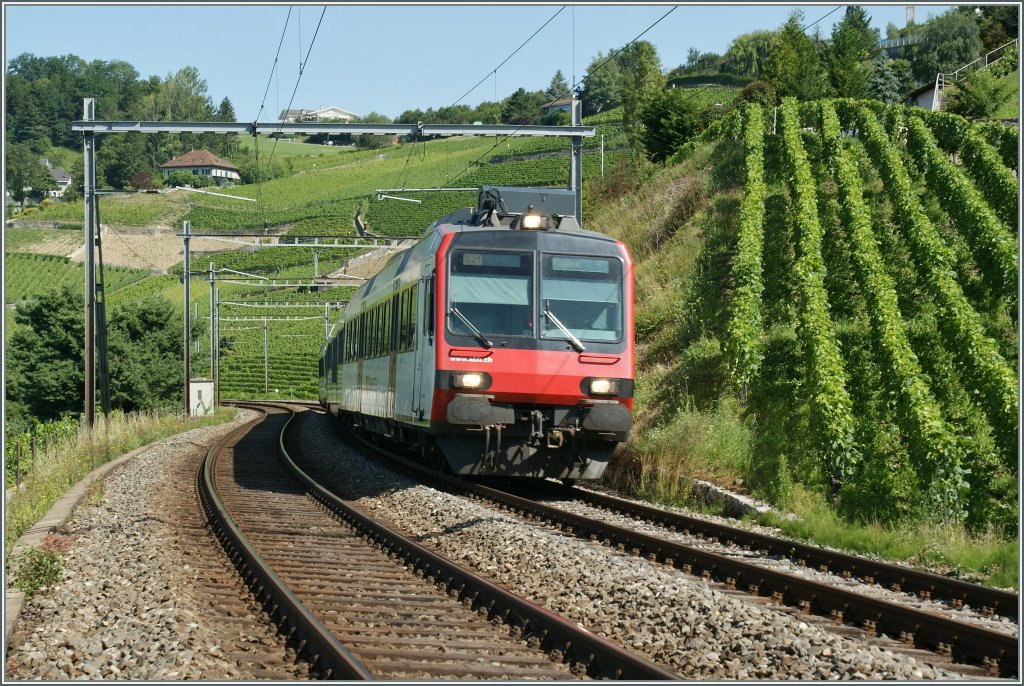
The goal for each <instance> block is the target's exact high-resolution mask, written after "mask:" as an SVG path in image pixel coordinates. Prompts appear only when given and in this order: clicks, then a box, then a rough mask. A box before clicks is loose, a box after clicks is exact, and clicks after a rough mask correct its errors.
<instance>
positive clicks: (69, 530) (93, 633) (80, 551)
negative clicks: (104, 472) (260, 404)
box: [5, 410, 305, 680]
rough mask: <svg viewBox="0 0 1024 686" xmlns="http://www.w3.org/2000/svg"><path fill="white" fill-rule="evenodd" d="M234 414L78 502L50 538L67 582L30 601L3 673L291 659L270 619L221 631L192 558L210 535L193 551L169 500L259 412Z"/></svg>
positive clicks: (189, 494) (184, 672) (174, 668)
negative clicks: (213, 450)
mask: <svg viewBox="0 0 1024 686" xmlns="http://www.w3.org/2000/svg"><path fill="white" fill-rule="evenodd" d="M238 414H239V416H238V417H237V418H236V419H235V420H234V421H233V422H231V423H229V424H225V425H221V426H218V427H212V428H202V429H194V430H191V431H188V432H185V433H183V434H179V435H177V436H174V437H172V438H170V439H167V440H166V441H163V442H161V443H159V444H157V445H155V446H153V447H151V448H149V449H147V450H145V451H143V452H142V453H140V454H139V455H138V456H137V457H135V458H134V459H132V460H129V461H128V462H127V463H125V464H124V465H122V466H120V467H118V468H116V469H115V470H114V471H113V472H112V473H111V474H110V475H109V476H108V477H107V479H106V480H105V482H104V483H103V490H102V492H101V493H102V501H100V502H97V501H99V497H97V496H95V495H94V496H93V497H90V498H89V499H88V500H87V502H85V503H83V504H82V505H81V506H79V507H78V508H77V510H76V511H75V512H74V514H73V515H72V517H71V519H70V520H69V521H68V522H67V524H65V526H64V527H62V528H61V529H60V530H59V531H58V532H57V533H56V535H55V538H58V539H64V540H65V541H66V543H67V544H68V547H69V549H68V552H67V554H66V555H64V557H63V565H64V578H63V581H62V582H61V583H59V584H58V585H56V586H54V587H51V588H49V589H43V590H41V591H40V592H39V593H37V594H36V595H35V596H34V597H33V598H32V599H31V600H27V601H26V603H25V606H24V608H23V610H22V615H21V617H20V619H19V623H18V625H17V627H16V628H15V631H14V634H13V636H12V638H11V641H10V646H9V649H8V653H7V663H6V670H5V673H6V676H7V678H11V679H47V680H49V679H60V680H66V679H81V678H86V679H133V680H134V679H146V680H176V679H254V678H260V677H266V676H269V675H267V674H261V673H260V672H259V669H258V668H257V669H253V668H252V666H253V665H254V664H258V662H259V661H258V660H255V661H254V660H251V659H247V658H246V657H245V655H244V653H247V652H248V653H251V654H253V655H257V654H259V655H264V656H265V657H266V658H267V660H268V662H272V663H276V664H282V663H284V664H287V663H288V661H289V660H290V658H289V657H287V656H286V655H285V652H286V651H285V650H284V648H283V647H282V642H281V641H280V640H279V639H278V638H277V636H276V633H275V630H274V629H273V627H272V626H270V625H269V624H268V623H260V622H253V621H242V622H235V623H234V624H232V625H231V626H233V627H235V628H234V629H233V632H234V633H233V635H227V636H226V635H225V631H224V624H223V623H220V622H219V621H218V620H217V612H216V610H215V609H213V608H212V607H211V600H210V596H209V595H208V594H205V593H204V591H203V586H204V584H208V583H209V575H208V574H206V573H204V572H203V571H202V570H201V569H200V568H201V567H202V566H203V564H204V562H205V558H203V559H199V556H200V555H215V554H216V553H219V554H220V556H221V557H224V556H223V553H222V552H220V551H219V548H215V547H214V545H216V541H215V539H214V538H213V536H212V535H209V536H208V538H209V542H210V543H211V544H212V545H210V547H208V548H207V549H205V550H200V551H196V550H194V549H192V550H191V551H190V550H189V549H188V547H187V546H188V543H187V541H185V542H182V541H183V537H182V536H181V535H180V534H181V528H182V527H185V526H195V525H194V524H193V523H191V522H189V523H186V522H184V521H178V520H179V519H180V518H179V517H176V516H175V513H174V509H173V507H170V506H169V502H170V501H171V500H172V499H173V500H174V501H179V500H180V499H182V498H192V500H195V496H194V485H193V482H194V480H195V465H197V464H198V459H197V457H198V455H199V454H201V453H203V452H205V450H204V446H208V445H210V444H212V443H213V442H214V441H215V440H216V438H218V437H220V436H222V435H224V434H225V433H227V431H229V430H230V429H232V428H235V427H236V426H238V425H239V424H241V423H244V422H245V421H247V420H249V419H251V418H252V417H253V416H254V415H255V413H253V412H251V411H248V410H240V411H239V413H238ZM188 475H191V480H187V479H188ZM182 480H186V481H185V482H184V483H182ZM195 507H196V508H198V501H195ZM197 516H198V515H197ZM199 521H200V526H199V528H202V527H201V520H199ZM189 555H192V557H189ZM223 564H224V565H226V560H224V561H223ZM238 595H239V596H244V595H245V593H244V590H243V591H242V592H240V593H239V594H238ZM238 602H239V603H245V602H246V599H245V598H244V597H240V598H239V600H238ZM250 603H251V601H250ZM258 613H259V610H258V608H256V609H255V610H254V614H257V615H258ZM250 619H251V617H250ZM239 652H242V653H243V655H241V656H240V655H239ZM240 658H241V659H240ZM291 662H294V660H293V659H292V660H291ZM273 675H274V676H277V677H278V678H304V676H305V672H304V671H302V670H300V669H299V668H291V669H285V670H283V671H282V670H281V669H280V668H278V669H276V670H274V671H273Z"/></svg>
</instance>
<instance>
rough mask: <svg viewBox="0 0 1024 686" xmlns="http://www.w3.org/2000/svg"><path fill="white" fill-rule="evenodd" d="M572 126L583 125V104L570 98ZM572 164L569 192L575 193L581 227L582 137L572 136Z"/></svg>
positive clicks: (577, 219) (574, 97) (578, 220)
mask: <svg viewBox="0 0 1024 686" xmlns="http://www.w3.org/2000/svg"><path fill="white" fill-rule="evenodd" d="M572 125H573V126H582V125H583V102H582V101H580V100H577V99H576V96H575V95H573V98H572ZM570 140H571V141H572V162H571V163H570V166H569V190H572V191H575V193H576V221H577V222H579V224H580V226H583V136H572V137H570Z"/></svg>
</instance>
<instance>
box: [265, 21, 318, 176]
mask: <svg viewBox="0 0 1024 686" xmlns="http://www.w3.org/2000/svg"><path fill="white" fill-rule="evenodd" d="M326 13H327V7H326V6H325V7H324V9H323V11H322V12H321V13H320V21H318V22H317V24H316V30H315V31H314V32H313V39H312V40H311V41H310V42H309V50H307V51H306V59H305V60H304V61H303V62H302V63H301V66H300V67H299V76H298V78H296V79H295V87H294V88H293V89H292V95H291V97H290V98H289V99H288V106H287V108H285V109H289V110H290V109H291V108H292V102H293V101H294V100H295V94H296V93H297V92H298V91H299V84H300V83H301V82H302V75H303V74H304V73H305V71H306V67H307V66H309V55H310V53H312V52H313V46H314V45H315V44H316V37H317V35H319V33H320V25H321V24H323V21H324V15H325V14H326ZM281 123H282V124H283V123H284V122H281ZM282 130H283V127H279V128H278V130H277V135H276V136H274V147H272V148H271V149H270V159H268V160H267V171H269V170H270V163H271V162H273V161H274V154H275V153H276V152H277V141H278V140H279V139H280V134H281V131H282Z"/></svg>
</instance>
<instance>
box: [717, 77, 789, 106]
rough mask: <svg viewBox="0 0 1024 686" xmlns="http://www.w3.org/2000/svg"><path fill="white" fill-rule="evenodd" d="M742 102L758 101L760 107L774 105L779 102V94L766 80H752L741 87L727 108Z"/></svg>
mask: <svg viewBox="0 0 1024 686" xmlns="http://www.w3.org/2000/svg"><path fill="white" fill-rule="evenodd" d="M744 102H752V103H758V104H759V105H761V107H762V108H765V109H767V108H771V107H775V105H777V104H778V103H779V94H778V92H777V91H776V90H775V86H773V85H772V84H770V83H768V82H767V81H754V82H752V83H748V84H747V85H746V86H744V87H743V90H741V91H740V92H739V94H738V95H737V96H736V97H735V99H733V101H732V102H731V103H730V104H729V108H730V109H733V108H736V107H739V106H740V104H742V103H744Z"/></svg>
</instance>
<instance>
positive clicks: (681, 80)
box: [665, 74, 754, 88]
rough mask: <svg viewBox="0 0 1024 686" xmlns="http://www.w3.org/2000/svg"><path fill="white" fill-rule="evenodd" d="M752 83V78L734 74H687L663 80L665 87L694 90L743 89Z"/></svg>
mask: <svg viewBox="0 0 1024 686" xmlns="http://www.w3.org/2000/svg"><path fill="white" fill-rule="evenodd" d="M753 81H754V79H753V77H750V76H739V75H736V74H687V75H683V76H667V77H666V78H665V87H666V88H695V87H697V86H706V85H708V84H714V85H717V86H728V87H730V88H743V87H744V86H746V85H748V84H750V83H752V82H753Z"/></svg>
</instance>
